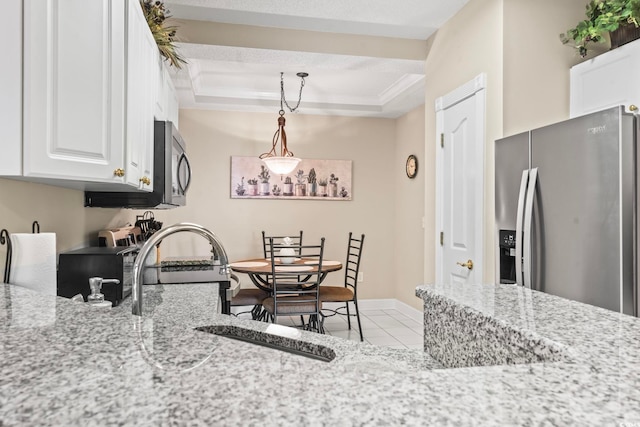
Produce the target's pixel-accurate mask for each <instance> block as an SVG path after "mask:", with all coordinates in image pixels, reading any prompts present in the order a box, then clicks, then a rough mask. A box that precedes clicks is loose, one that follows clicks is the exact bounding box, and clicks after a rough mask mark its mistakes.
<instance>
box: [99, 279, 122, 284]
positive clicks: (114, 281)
mask: <svg viewBox="0 0 640 427" xmlns="http://www.w3.org/2000/svg"><path fill="white" fill-rule="evenodd" d="M102 283H115V284H116V285H118V284H120V280H118V279H102Z"/></svg>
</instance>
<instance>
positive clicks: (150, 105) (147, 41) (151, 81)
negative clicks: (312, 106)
mask: <svg viewBox="0 0 640 427" xmlns="http://www.w3.org/2000/svg"><path fill="white" fill-rule="evenodd" d="M127 14H128V29H127V127H126V134H127V144H126V146H127V154H126V158H127V167H126V181H127V183H129V184H130V185H134V186H137V187H138V188H139V189H141V190H147V191H151V190H152V189H153V182H152V181H151V179H152V178H153V118H154V108H155V105H156V97H155V91H156V85H157V78H158V77H157V75H158V68H157V64H158V60H159V59H158V56H159V52H158V47H157V46H156V43H155V40H154V39H153V36H152V35H151V31H150V30H149V27H148V25H147V22H146V20H145V18H144V15H143V13H142V9H141V7H140V3H139V2H138V0H128V11H127Z"/></svg>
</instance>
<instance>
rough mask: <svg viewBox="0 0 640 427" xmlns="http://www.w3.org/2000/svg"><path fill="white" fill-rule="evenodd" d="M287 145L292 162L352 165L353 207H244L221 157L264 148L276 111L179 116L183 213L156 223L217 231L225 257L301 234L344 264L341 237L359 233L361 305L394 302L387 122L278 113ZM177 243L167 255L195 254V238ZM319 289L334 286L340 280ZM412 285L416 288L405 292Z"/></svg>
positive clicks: (392, 134) (300, 203)
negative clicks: (186, 185) (269, 236)
mask: <svg viewBox="0 0 640 427" xmlns="http://www.w3.org/2000/svg"><path fill="white" fill-rule="evenodd" d="M285 117H286V118H287V125H286V131H287V136H288V144H289V148H290V149H291V150H292V151H293V152H294V153H295V154H296V155H297V156H300V157H304V158H319V159H347V160H353V200H352V201H320V200H248V199H242V200H241V199H231V198H230V195H229V191H230V190H229V177H230V157H231V156H234V155H239V156H257V155H259V154H260V153H262V152H264V151H268V149H269V148H270V144H271V138H272V136H273V133H274V132H275V130H276V127H277V122H276V120H277V114H275V113H274V114H259V113H234V112H217V111H202V110H182V111H181V112H180V131H181V133H182V135H183V136H184V139H185V141H186V142H187V147H188V148H187V150H188V152H189V156H190V159H191V163H192V166H193V169H194V176H193V184H192V186H191V189H190V192H189V196H188V204H187V206H186V207H182V208H178V209H174V210H171V211H165V212H162V211H157V212H156V218H158V219H160V220H163V221H164V222H165V223H167V224H170V223H175V222H181V221H190V222H195V223H198V224H201V225H203V226H205V227H207V228H209V229H210V230H211V231H213V232H214V233H216V234H217V235H218V236H219V237H220V239H221V240H222V242H223V243H224V246H225V248H226V249H227V252H228V255H229V258H230V259H231V260H234V259H236V260H237V259H242V258H251V257H257V256H260V255H261V253H262V246H261V235H260V232H261V231H262V230H266V231H268V232H270V233H274V234H289V233H296V232H297V231H298V230H304V240H305V241H307V242H310V241H312V240H314V239H319V238H320V237H325V238H326V243H325V244H326V249H325V250H326V254H327V257H328V258H332V259H338V260H343V259H344V257H345V252H346V244H347V236H348V233H349V231H352V232H354V233H356V234H361V233H364V234H365V235H366V240H365V247H364V253H363V261H362V266H361V271H363V272H364V282H363V283H362V284H361V286H360V287H359V292H360V293H359V296H360V297H361V298H393V297H394V283H395V280H396V279H395V274H394V255H393V254H394V251H393V248H394V243H395V242H394V233H395V222H394V215H395V209H394V203H393V201H394V198H395V183H396V179H397V177H398V176H399V175H401V174H403V173H404V166H401V167H396V165H394V164H393V161H392V159H394V158H395V151H394V150H395V138H396V121H395V120H390V119H366V118H350V117H328V116H311V115H308V116H305V115H301V114H287V115H286V116H285ZM186 240H187V241H182V240H179V239H176V242H177V243H175V244H174V243H173V242H172V243H171V247H170V248H168V249H166V250H165V249H163V251H162V253H163V256H164V255H171V253H167V251H172V252H173V251H176V250H179V251H180V253H182V254H188V253H189V252H193V253H197V254H201V253H204V251H206V250H207V245H206V243H205V242H204V241H202V239H196V240H192V239H186ZM327 280H328V282H327V283H335V284H340V283H342V280H343V275H342V273H339V274H333V275H330V276H329V277H328V278H327ZM414 288H415V286H414Z"/></svg>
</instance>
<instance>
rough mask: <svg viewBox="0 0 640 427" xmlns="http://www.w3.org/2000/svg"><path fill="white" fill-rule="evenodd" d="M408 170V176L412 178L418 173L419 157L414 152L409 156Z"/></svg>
mask: <svg viewBox="0 0 640 427" xmlns="http://www.w3.org/2000/svg"><path fill="white" fill-rule="evenodd" d="M406 171H407V176H408V177H409V178H412V179H413V178H415V177H416V175H417V174H418V159H417V158H416V156H414V155H413V154H411V155H410V156H409V157H407V165H406Z"/></svg>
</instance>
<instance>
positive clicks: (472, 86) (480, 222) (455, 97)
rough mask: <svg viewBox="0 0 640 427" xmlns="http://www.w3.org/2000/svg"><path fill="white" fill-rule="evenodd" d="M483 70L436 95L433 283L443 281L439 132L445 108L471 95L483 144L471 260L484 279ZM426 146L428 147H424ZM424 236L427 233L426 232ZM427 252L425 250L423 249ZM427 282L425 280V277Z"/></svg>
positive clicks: (441, 165)
mask: <svg viewBox="0 0 640 427" xmlns="http://www.w3.org/2000/svg"><path fill="white" fill-rule="evenodd" d="M486 83H487V77H486V74H484V73H481V74H479V75H477V76H476V77H475V78H474V79H473V80H471V81H469V82H467V83H465V84H464V85H462V86H460V87H459V88H457V89H455V90H453V91H452V92H450V93H448V94H446V95H444V96H442V97H440V98H438V99H436V102H435V110H436V138H435V141H436V229H435V242H434V243H435V246H436V251H435V253H436V260H435V261H436V262H435V267H436V283H442V281H443V277H442V275H443V266H442V259H443V247H442V246H441V245H440V232H441V231H442V208H443V187H442V186H443V176H442V174H443V156H442V150H440V134H441V133H442V132H443V130H444V111H445V110H446V109H447V108H449V107H451V106H452V105H455V104H457V103H458V102H461V101H463V100H465V99H467V98H469V97H471V96H473V97H474V98H475V103H476V112H477V114H478V120H476V129H475V132H476V135H480V138H477V141H478V143H479V144H481V145H482V146H481V147H479V149H478V152H479V153H481V154H482V155H480V156H477V157H476V162H477V163H476V170H477V171H481V173H482V179H479V180H477V181H476V187H475V190H474V193H475V196H476V206H481V207H482V209H479V210H478V215H477V216H476V218H475V224H474V231H475V238H476V242H477V245H478V247H479V249H480V250H479V251H478V256H477V257H476V260H474V268H476V269H477V270H476V271H477V276H476V277H479V278H480V279H479V280H482V281H484V279H483V275H484V253H483V251H484V238H483V237H484V178H485V177H484V173H485V170H484V155H485V139H486V135H485V117H486V111H485V109H486V105H485V99H486ZM426 149H427V150H429V149H430V148H429V147H426ZM430 208H431V207H430V206H426V207H425V209H430ZM425 237H426V236H425ZM425 244H426V245H428V244H429V240H428V239H427V238H425ZM425 253H428V251H425ZM425 265H427V264H425ZM425 282H426V280H425Z"/></svg>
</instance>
